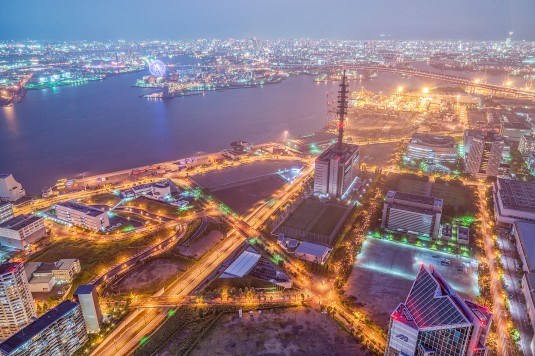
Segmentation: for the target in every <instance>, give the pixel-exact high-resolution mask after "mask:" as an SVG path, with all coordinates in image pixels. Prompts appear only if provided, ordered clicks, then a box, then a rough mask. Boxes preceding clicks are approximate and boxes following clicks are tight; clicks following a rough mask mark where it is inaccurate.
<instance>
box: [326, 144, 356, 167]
mask: <svg viewBox="0 0 535 356" xmlns="http://www.w3.org/2000/svg"><path fill="white" fill-rule="evenodd" d="M337 145H338V144H336V143H335V144H334V145H332V146H331V147H329V148H327V149H326V150H325V151H324V152H323V153H322V154H321V155H319V157H318V158H316V161H327V160H331V159H336V160H339V161H340V162H341V163H345V162H347V160H349V159H351V157H353V155H354V154H355V152H358V150H359V146H358V145H352V144H348V143H344V144H343V145H342V150H338V149H337Z"/></svg>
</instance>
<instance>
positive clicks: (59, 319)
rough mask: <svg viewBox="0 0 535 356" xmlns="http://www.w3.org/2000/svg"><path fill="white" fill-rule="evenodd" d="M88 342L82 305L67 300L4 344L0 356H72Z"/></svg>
mask: <svg viewBox="0 0 535 356" xmlns="http://www.w3.org/2000/svg"><path fill="white" fill-rule="evenodd" d="M87 341H88V336H87V330H86V327H85V324H84V318H83V315H82V309H81V307H80V304H78V303H75V302H73V301H71V300H65V301H63V302H61V303H60V304H58V306H56V307H55V308H52V309H50V310H49V311H47V312H46V313H45V314H43V315H42V316H41V317H39V318H38V319H36V320H35V321H33V322H32V323H31V324H29V325H28V326H26V327H25V328H23V329H22V330H20V331H19V332H17V333H16V334H14V335H13V336H11V337H10V338H8V339H7V340H5V341H4V342H2V343H1V344H0V354H1V355H5V356H33V355H72V354H74V353H75V352H76V350H78V349H79V348H81V347H82V346H84V344H85V343H86V342H87Z"/></svg>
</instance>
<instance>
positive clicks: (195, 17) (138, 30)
mask: <svg viewBox="0 0 535 356" xmlns="http://www.w3.org/2000/svg"><path fill="white" fill-rule="evenodd" d="M3 6H6V5H3ZM340 9H344V11H340ZM51 10H53V11H51ZM122 13H124V14H125V16H122V15H121V14H122ZM533 13H535V3H534V2H530V1H526V0H511V1H493V2H488V1H483V0H476V1H471V2H463V1H460V0H454V1H450V2H448V4H447V6H445V5H444V4H442V3H438V2H437V3H432V2H422V1H418V0H410V1H404V2H399V1H395V0H385V1H383V2H381V3H371V2H370V3H356V2H351V1H346V0H343V1H337V2H336V3H334V4H333V3H330V2H320V1H314V2H310V1H306V2H305V1H294V2H290V3H288V2H283V1H280V0H276V1H275V2H271V3H269V4H252V3H250V2H248V1H243V0H236V1H232V2H225V3H221V2H218V1H213V0H204V1H201V2H195V3H186V4H183V3H182V4H179V3H175V2H172V1H169V0H162V1H160V2H157V3H155V4H148V3H146V2H142V1H129V2H126V1H115V2H112V3H109V2H104V1H96V2H90V3H77V4H69V6H68V7H67V6H65V4H63V3H62V2H61V1H59V0H52V1H47V2H46V3H45V2H38V1H34V0H32V1H26V2H22V3H10V4H9V11H1V12H0V24H1V25H0V39H1V40H6V39H10V40H11V39H19V40H20V39H26V38H32V39H50V40H81V39H90V40H107V39H125V40H133V39H194V38H243V37H258V38H262V39H277V38H328V39H346V40H373V39H398V40H409V39H422V40H424V39H427V40H440V39H466V40H498V39H505V38H506V37H507V34H508V33H509V32H514V35H515V39H518V40H534V39H535V28H534V27H533V26H532V25H531V23H530V20H531V19H530V14H533ZM119 15H121V16H119ZM65 28H68V29H69V31H65V30H64V29H65Z"/></svg>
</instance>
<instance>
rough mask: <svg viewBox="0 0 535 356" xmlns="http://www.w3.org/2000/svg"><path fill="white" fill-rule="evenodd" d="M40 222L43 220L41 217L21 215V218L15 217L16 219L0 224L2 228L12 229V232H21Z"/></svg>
mask: <svg viewBox="0 0 535 356" xmlns="http://www.w3.org/2000/svg"><path fill="white" fill-rule="evenodd" d="M38 220H42V218H40V217H39V216H35V215H29V214H28V215H19V216H15V217H14V218H12V219H10V220H8V221H4V222H3V223H2V224H0V227H3V228H5V229H10V230H21V229H23V228H25V227H26V226H28V225H30V224H33V223H34V222H36V221H38Z"/></svg>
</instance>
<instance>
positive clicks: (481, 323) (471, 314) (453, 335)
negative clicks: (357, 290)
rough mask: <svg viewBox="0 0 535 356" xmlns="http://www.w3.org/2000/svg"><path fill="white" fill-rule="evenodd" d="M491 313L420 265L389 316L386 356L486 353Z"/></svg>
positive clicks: (467, 355) (432, 271) (431, 268)
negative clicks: (405, 295) (405, 294)
mask: <svg viewBox="0 0 535 356" xmlns="http://www.w3.org/2000/svg"><path fill="white" fill-rule="evenodd" d="M491 323H492V314H491V313H490V312H489V311H488V309H487V308H485V307H482V306H480V305H477V304H475V303H472V302H470V301H467V300H462V299H461V298H460V297H459V296H458V295H457V293H455V291H454V290H453V289H452V288H451V287H450V285H449V284H448V283H447V282H446V281H445V280H444V278H442V276H441V275H440V274H439V273H438V272H437V271H436V270H435V269H434V268H433V266H430V268H429V270H428V269H426V268H425V266H423V265H422V266H421V268H420V271H419V272H418V275H417V276H416V279H415V280H414V283H413V285H412V288H411V290H410V292H409V295H408V296H407V299H406V300H405V302H404V303H401V304H399V306H398V307H397V308H396V310H395V311H394V312H393V313H392V315H391V316H390V325H389V328H388V338H387V346H386V350H385V356H401V355H415V356H431V355H437V356H438V355H455V356H465V355H466V356H485V355H487V352H488V349H487V347H486V342H487V336H488V332H489V330H490V326H491Z"/></svg>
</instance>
